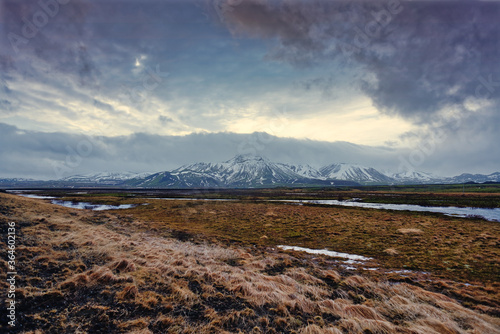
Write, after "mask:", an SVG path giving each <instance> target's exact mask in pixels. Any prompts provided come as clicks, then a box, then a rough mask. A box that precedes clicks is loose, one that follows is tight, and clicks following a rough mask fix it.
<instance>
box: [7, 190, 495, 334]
mask: <svg viewBox="0 0 500 334" xmlns="http://www.w3.org/2000/svg"><path fill="white" fill-rule="evenodd" d="M91 200H92V201H95V202H105V203H108V204H124V203H135V204H143V203H145V202H146V203H149V205H144V206H137V207H136V208H133V209H129V210H119V211H107V212H92V211H89V210H74V209H68V208H63V207H58V206H54V205H51V204H49V203H47V202H46V201H45V202H44V201H40V200H33V199H26V198H19V197H17V196H13V195H6V194H0V223H1V226H2V232H5V231H3V230H4V229H5V226H6V223H7V222H8V221H15V222H16V228H17V230H16V231H17V236H18V239H17V240H18V244H17V261H18V267H19V270H18V272H19V275H18V276H19V277H18V278H19V279H18V282H17V285H18V290H17V291H16V300H17V301H18V302H19V308H18V309H17V311H18V317H19V318H18V321H19V325H20V326H19V327H17V328H16V329H15V331H17V332H26V333H28V332H30V333H35V332H36V331H38V332H42V333H43V332H46V333H74V332H82V333H85V332H87V333H132V332H135V333H139V332H142V333H224V332H226V333H227V332H234V333H237V332H239V331H240V332H244V333H251V332H252V333H294V332H295V333H299V332H300V333H337V334H338V333H432V331H434V332H437V333H497V332H500V329H499V328H500V327H499V326H500V321H499V320H498V316H499V315H500V312H499V310H500V305H499V300H500V298H499V284H498V259H499V247H498V240H499V239H498V238H499V235H500V233H499V232H500V231H499V228H498V226H499V225H498V223H488V222H485V221H482V220H466V219H455V218H446V217H442V216H438V215H425V214H417V213H403V212H384V211H374V210H365V209H356V208H338V207H316V206H297V205H288V204H283V203H276V204H272V203H254V202H243V203H242V202H208V201H204V202H201V201H180V200H175V201H170V200H155V199H147V200H144V199H133V198H123V197H121V198H117V197H115V196H103V197H93V198H91ZM280 244H285V245H296V246H304V247H309V248H328V249H330V250H334V251H339V252H347V253H353V254H358V255H365V256H369V257H373V258H374V260H372V261H371V262H370V263H369V264H367V265H369V266H372V267H375V266H376V267H378V268H380V269H379V270H377V271H367V270H363V269H362V267H363V266H361V265H359V266H358V269H356V270H348V269H346V268H345V267H344V266H343V264H342V263H341V262H339V261H337V260H336V259H332V258H328V257H322V256H312V255H308V254H304V253H297V252H283V251H279V250H278V249H276V247H275V246H276V245H280ZM1 247H2V249H4V248H5V243H3V244H2V245H1ZM3 253H5V252H3ZM0 262H1V265H2V272H5V271H6V267H5V266H6V263H5V261H4V259H2V261H0ZM395 269H396V270H397V269H411V270H414V271H427V272H429V274H419V273H414V274H408V275H401V274H398V273H391V271H393V270H395ZM2 281H3V282H5V280H4V279H2ZM463 283H469V284H471V285H468V284H463Z"/></svg>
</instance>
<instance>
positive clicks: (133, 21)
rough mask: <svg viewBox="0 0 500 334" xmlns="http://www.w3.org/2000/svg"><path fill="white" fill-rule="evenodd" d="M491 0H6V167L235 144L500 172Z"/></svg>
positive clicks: (44, 169)
mask: <svg viewBox="0 0 500 334" xmlns="http://www.w3.org/2000/svg"><path fill="white" fill-rule="evenodd" d="M499 18H500V3H499V2H496V1H472V0H468V1H459V0H448V1H432V0H425V1H424V0H422V1H420V0H413V1H398V0H385V1H378V0H370V1H358V0H349V1H334V0H330V1H326V0H320V1H318V0H182V1H180V0H163V1H161V0H126V1H122V0H100V1H93V0H39V1H28V0H0V177H32V178H40V179H56V178H60V177H66V176H70V175H74V174H83V173H93V172H100V171H133V172H156V171H162V170H171V169H174V168H176V167H178V166H180V165H183V164H188V163H193V162H199V161H213V162H219V161H225V160H228V159H230V158H231V157H233V156H235V155H237V154H248V153H250V154H256V155H262V156H266V157H268V158H269V159H271V160H273V161H277V162H285V163H309V164H311V165H313V166H318V167H319V166H322V165H326V164H329V163H335V162H350V163H360V164H364V165H367V166H371V167H375V168H378V169H380V170H383V171H394V172H398V171H399V172H401V171H405V170H418V171H426V172H431V173H434V174H436V175H443V176H451V175H457V174H460V173H464V172H470V173H485V174H488V173H492V172H496V171H500V147H499V145H498V143H499V142H500V131H499V130H500V129H499V128H500V63H499V61H498V60H499V59H500V20H499Z"/></svg>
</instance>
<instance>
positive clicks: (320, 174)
mask: <svg viewBox="0 0 500 334" xmlns="http://www.w3.org/2000/svg"><path fill="white" fill-rule="evenodd" d="M467 182H469V183H470V182H475V183H483V182H500V172H495V173H492V174H489V175H483V174H469V173H463V174H461V175H457V176H453V177H438V176H435V175H432V174H430V173H426V172H421V171H402V172H401V171H400V172H397V173H387V172H385V173H384V172H380V171H378V170H377V169H375V168H373V167H366V166H362V165H359V164H351V163H332V164H329V165H326V166H323V167H320V168H315V167H313V166H311V165H309V164H285V163H281V162H273V161H271V160H269V159H268V158H266V157H262V156H258V155H250V154H245V155H236V156H234V157H233V158H231V159H229V160H227V161H223V162H215V163H214V162H197V163H191V164H186V165H183V166H180V167H178V168H176V169H173V170H171V171H161V172H157V173H133V172H121V173H120V172H100V173H93V174H83V175H72V176H69V177H65V178H62V179H59V180H53V181H39V180H33V179H22V178H11V179H5V178H4V179H2V178H0V185H1V186H4V187H5V186H17V187H19V186H23V185H24V186H100V185H101V186H124V187H139V188H222V187H224V188H255V187H276V186H296V187H299V186H332V185H333V186H359V185H397V184H439V183H442V184H454V183H458V184H459V183H467Z"/></svg>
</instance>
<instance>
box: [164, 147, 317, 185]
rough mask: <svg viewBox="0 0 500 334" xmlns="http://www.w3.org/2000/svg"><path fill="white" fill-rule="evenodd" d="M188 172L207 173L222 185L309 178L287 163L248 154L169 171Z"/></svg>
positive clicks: (267, 183)
mask: <svg viewBox="0 0 500 334" xmlns="http://www.w3.org/2000/svg"><path fill="white" fill-rule="evenodd" d="M189 173H198V175H210V176H211V177H213V178H215V179H216V180H217V181H218V182H219V184H220V185H222V186H226V187H254V186H263V185H278V184H281V185H287V184H290V185H293V184H297V183H308V182H310V177H306V176H303V175H301V174H299V173H296V172H295V171H294V170H293V169H291V168H290V166H288V165H285V164H281V163H274V162H272V161H270V160H269V159H267V158H264V157H260V156H252V155H237V156H235V157H234V158H232V159H230V160H228V161H225V162H222V163H196V164H191V165H186V166H182V167H180V168H178V169H176V170H173V171H172V174H173V175H179V176H181V175H182V176H183V177H184V178H185V175H189Z"/></svg>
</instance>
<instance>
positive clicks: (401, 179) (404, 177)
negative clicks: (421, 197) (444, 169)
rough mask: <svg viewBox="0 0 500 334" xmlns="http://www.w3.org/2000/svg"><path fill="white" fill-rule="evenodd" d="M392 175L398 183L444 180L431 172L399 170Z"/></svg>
mask: <svg viewBox="0 0 500 334" xmlns="http://www.w3.org/2000/svg"><path fill="white" fill-rule="evenodd" d="M391 177H392V178H393V179H394V180H396V182H398V183H407V184H410V183H413V184H419V183H439V182H440V181H442V179H443V178H442V177H439V176H435V175H433V174H431V173H426V172H419V171H413V170H412V171H410V170H408V171H404V172H398V173H394V174H392V175H391Z"/></svg>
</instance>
